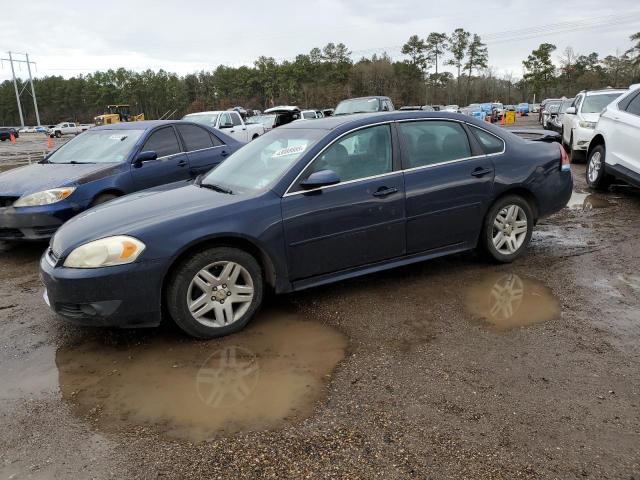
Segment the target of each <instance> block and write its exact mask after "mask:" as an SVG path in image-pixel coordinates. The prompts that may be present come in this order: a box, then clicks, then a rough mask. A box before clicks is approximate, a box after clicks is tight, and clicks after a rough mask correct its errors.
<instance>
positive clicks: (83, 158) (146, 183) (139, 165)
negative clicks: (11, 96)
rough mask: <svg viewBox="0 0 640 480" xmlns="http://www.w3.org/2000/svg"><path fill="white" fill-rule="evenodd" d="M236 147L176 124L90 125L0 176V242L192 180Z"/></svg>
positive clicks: (35, 235) (35, 236)
mask: <svg viewBox="0 0 640 480" xmlns="http://www.w3.org/2000/svg"><path fill="white" fill-rule="evenodd" d="M242 145H243V144H242V143H239V142H238V141H236V140H234V139H232V138H231V137H229V136H227V135H225V134H223V133H221V132H219V131H216V130H213V129H211V128H208V127H205V126H202V125H196V124H194V123H188V122H179V121H145V122H132V123H116V124H113V125H106V126H102V127H97V128H93V129H91V130H89V131H87V132H84V133H83V134H82V135H79V136H77V137H76V138H74V139H73V140H71V141H70V142H69V143H67V144H65V145H63V146H62V147H60V148H59V149H57V150H56V151H54V152H53V153H51V154H50V155H49V156H47V157H46V158H45V159H44V160H43V161H41V162H39V163H37V164H33V165H28V166H25V167H22V168H17V169H14V170H10V171H8V172H5V173H2V174H0V240H39V239H47V238H49V237H51V235H52V234H53V233H54V232H55V231H56V230H57V229H58V227H60V225H62V223H64V222H65V221H67V220H68V219H70V218H71V217H73V216H74V215H77V214H78V213H80V212H82V211H84V210H86V209H88V208H90V207H93V206H95V205H98V204H100V203H104V202H107V201H109V200H113V199H114V198H116V197H119V196H121V195H124V194H127V193H130V192H134V191H137V190H142V189H145V188H149V187H155V186H157V185H163V184H168V183H171V182H177V181H180V180H188V179H190V178H195V177H196V176H197V175H199V174H200V173H204V172H206V171H208V170H210V169H211V168H213V167H215V166H216V165H217V164H219V163H220V162H221V161H222V160H223V159H224V158H225V157H226V156H227V155H230V154H231V153H233V152H235V151H236V150H237V149H238V148H240V147H241V146H242Z"/></svg>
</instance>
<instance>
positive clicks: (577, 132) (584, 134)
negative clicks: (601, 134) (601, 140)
mask: <svg viewBox="0 0 640 480" xmlns="http://www.w3.org/2000/svg"><path fill="white" fill-rule="evenodd" d="M594 133H595V130H594V129H593V128H583V127H580V126H578V127H576V128H575V129H574V130H573V145H572V146H571V148H572V149H573V150H586V149H587V148H589V143H590V142H591V139H592V138H593V135H594Z"/></svg>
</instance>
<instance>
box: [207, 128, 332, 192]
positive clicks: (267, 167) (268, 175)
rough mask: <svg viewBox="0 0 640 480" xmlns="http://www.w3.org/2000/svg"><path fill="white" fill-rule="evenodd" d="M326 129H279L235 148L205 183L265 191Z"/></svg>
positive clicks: (247, 190) (237, 188)
mask: <svg viewBox="0 0 640 480" xmlns="http://www.w3.org/2000/svg"><path fill="white" fill-rule="evenodd" d="M325 133H326V131H325V130H316V129H302V128H291V129H286V128H278V129H276V130H273V131H271V132H269V133H267V134H265V135H262V136H260V137H258V138H257V139H256V140H253V141H252V142H250V143H248V144H247V145H245V146H244V147H242V148H241V149H240V150H238V151H236V152H235V153H234V154H232V155H231V156H230V157H229V158H227V159H226V160H225V161H224V162H222V163H221V164H220V165H219V166H218V167H217V168H216V169H215V170H212V171H211V172H210V173H209V174H207V176H206V177H204V178H203V180H202V184H203V185H207V184H209V185H217V186H220V187H223V188H225V189H228V190H231V191H232V192H233V193H237V192H241V193H242V192H255V191H260V190H266V189H267V188H269V187H270V186H271V185H273V183H274V182H275V181H277V180H278V179H280V177H281V176H282V175H283V174H284V173H285V172H286V171H287V170H288V169H289V168H290V167H291V166H292V165H293V164H294V163H295V162H296V160H298V158H300V157H301V156H302V155H303V154H304V153H305V152H306V151H308V150H309V149H310V148H311V147H312V146H313V145H314V144H315V143H316V142H317V141H318V140H319V139H320V138H322V137H323V136H324V135H325Z"/></svg>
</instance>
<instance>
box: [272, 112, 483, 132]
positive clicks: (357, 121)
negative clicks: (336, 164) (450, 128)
mask: <svg viewBox="0 0 640 480" xmlns="http://www.w3.org/2000/svg"><path fill="white" fill-rule="evenodd" d="M421 118H425V119H428V118H442V119H450V120H458V121H464V122H467V123H474V124H475V123H477V122H476V121H475V120H474V119H473V117H470V116H468V115H462V114H461V113H454V112H431V111H426V110H414V111H407V110H402V111H401V110H394V111H392V112H373V113H353V114H348V115H334V116H331V117H324V118H318V119H316V120H314V121H313V122H291V123H287V124H286V125H283V126H281V127H278V130H280V129H292V128H306V129H308V128H313V129H318V130H333V129H335V128H338V127H342V126H354V127H356V126H361V125H362V126H365V125H368V124H373V123H377V122H389V121H395V120H412V119H416V120H419V119H421Z"/></svg>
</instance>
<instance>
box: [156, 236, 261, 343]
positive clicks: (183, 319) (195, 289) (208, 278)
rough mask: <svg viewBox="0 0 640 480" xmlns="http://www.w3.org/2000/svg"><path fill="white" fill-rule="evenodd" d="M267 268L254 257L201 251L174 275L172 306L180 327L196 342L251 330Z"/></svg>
mask: <svg viewBox="0 0 640 480" xmlns="http://www.w3.org/2000/svg"><path fill="white" fill-rule="evenodd" d="M262 295H263V280H262V270H261V269H260V265H259V264H258V262H257V261H256V259H255V258H254V257H253V256H252V255H250V254H249V253H247V252H245V251H243V250H239V249H237V248H231V247H214V248H210V249H207V250H204V251H201V252H198V253H196V254H195V255H193V256H192V257H190V258H189V259H187V260H186V261H185V262H183V263H182V264H181V265H180V266H179V267H178V269H177V270H176V271H175V273H174V274H173V276H172V278H171V280H170V283H169V286H168V289H167V307H168V309H169V312H170V313H171V316H172V318H173V320H174V321H175V322H176V324H177V325H178V326H179V327H180V328H181V329H182V330H184V331H185V332H186V333H188V334H189V335H191V336H193V337H196V338H214V337H221V336H223V335H229V334H230V333H235V332H237V331H239V330H242V328H244V327H245V325H246V324H247V323H249V321H250V320H251V318H252V317H253V315H254V314H255V313H256V311H257V310H258V308H259V307H260V304H261V303H262Z"/></svg>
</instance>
